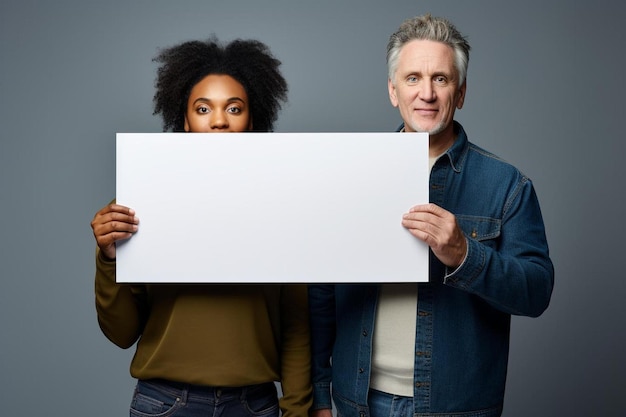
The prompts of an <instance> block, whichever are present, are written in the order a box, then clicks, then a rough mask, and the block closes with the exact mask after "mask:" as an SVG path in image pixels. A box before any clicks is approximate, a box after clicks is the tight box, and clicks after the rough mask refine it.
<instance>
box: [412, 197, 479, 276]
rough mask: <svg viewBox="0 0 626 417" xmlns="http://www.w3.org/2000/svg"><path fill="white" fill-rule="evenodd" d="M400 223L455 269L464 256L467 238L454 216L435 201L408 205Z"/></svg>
mask: <svg viewBox="0 0 626 417" xmlns="http://www.w3.org/2000/svg"><path fill="white" fill-rule="evenodd" d="M402 226H404V227H406V228H407V229H408V231H409V232H411V234H412V235H413V236H415V237H416V238H418V239H420V240H422V241H424V242H426V244H427V245H428V246H430V248H431V249H432V251H433V253H434V254H435V256H436V257H437V258H438V259H439V260H440V261H441V262H443V264H444V265H446V266H447V267H448V268H451V269H456V268H458V267H459V266H460V265H461V263H462V262H463V260H464V259H465V254H466V252H467V241H466V240H465V235H464V234H463V231H462V230H461V228H460V227H459V225H458V223H457V222H456V217H455V216H454V214H452V213H450V212H449V211H447V210H444V209H442V208H441V207H439V206H437V205H436V204H432V203H431V204H423V205H418V206H415V207H411V209H410V210H409V212H408V213H406V214H404V215H403V216H402Z"/></svg>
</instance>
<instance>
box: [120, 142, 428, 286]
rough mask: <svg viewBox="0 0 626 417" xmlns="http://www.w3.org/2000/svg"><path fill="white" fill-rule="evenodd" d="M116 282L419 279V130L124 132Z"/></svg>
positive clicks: (422, 165)
mask: <svg viewBox="0 0 626 417" xmlns="http://www.w3.org/2000/svg"><path fill="white" fill-rule="evenodd" d="M116 175H117V176H116V179H117V190H116V198H117V203H118V204H122V205H125V206H128V207H131V208H133V209H134V210H135V211H136V214H137V217H138V218H139V220H140V224H139V231H138V232H137V233H136V234H135V235H134V236H133V237H132V238H130V239H128V240H126V241H123V242H119V243H118V245H117V272H116V275H117V278H116V279H117V282H153V283H172V282H177V283H200V282H213V283H217V282H220V283H227V282H231V283H234V282H238V283H239V282H241V283H251V282H256V283H258V282H265V283H287V282H311V283H312V282H335V283H339V282H419V281H426V280H427V279H428V278H427V277H428V247H427V246H426V245H425V244H424V243H422V242H420V241H419V240H418V239H416V238H415V237H413V236H412V235H411V234H410V233H409V232H408V231H407V230H406V229H405V228H404V227H402V225H401V219H402V214H403V213H405V212H407V211H408V209H409V208H410V207H412V206H413V205H416V204H422V203H427V202H428V176H429V170H428V136H427V134H425V133H424V134H422V133H412V134H409V133H403V134H398V133H212V134H208V133H118V134H117V167H116Z"/></svg>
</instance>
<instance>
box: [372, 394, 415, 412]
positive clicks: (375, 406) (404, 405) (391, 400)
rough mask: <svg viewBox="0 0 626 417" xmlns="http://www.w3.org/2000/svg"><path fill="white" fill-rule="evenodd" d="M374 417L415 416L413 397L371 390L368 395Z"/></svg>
mask: <svg viewBox="0 0 626 417" xmlns="http://www.w3.org/2000/svg"><path fill="white" fill-rule="evenodd" d="M368 404H369V407H370V414H371V415H372V417H413V398H412V397H401V396H397V395H393V394H387V393H385V392H380V391H376V390H370V392H369V397H368Z"/></svg>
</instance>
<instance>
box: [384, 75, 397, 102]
mask: <svg viewBox="0 0 626 417" xmlns="http://www.w3.org/2000/svg"><path fill="white" fill-rule="evenodd" d="M387 89H388V90H389V100H390V101H391V105H392V106H393V107H398V96H397V95H396V87H395V86H394V85H393V82H392V81H391V78H388V79H387Z"/></svg>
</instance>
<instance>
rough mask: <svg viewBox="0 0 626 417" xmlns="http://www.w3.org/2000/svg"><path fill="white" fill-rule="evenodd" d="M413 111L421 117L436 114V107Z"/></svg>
mask: <svg viewBox="0 0 626 417" xmlns="http://www.w3.org/2000/svg"><path fill="white" fill-rule="evenodd" d="M413 112H414V113H416V114H418V115H420V116H423V117H433V116H434V115H436V114H437V109H415V110H413Z"/></svg>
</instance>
